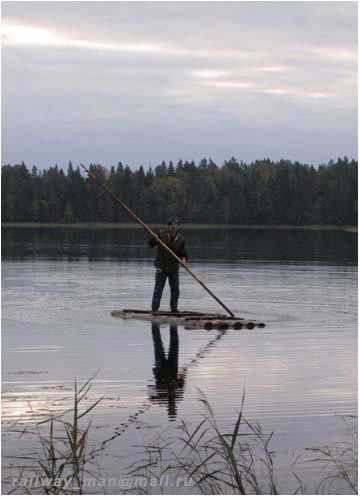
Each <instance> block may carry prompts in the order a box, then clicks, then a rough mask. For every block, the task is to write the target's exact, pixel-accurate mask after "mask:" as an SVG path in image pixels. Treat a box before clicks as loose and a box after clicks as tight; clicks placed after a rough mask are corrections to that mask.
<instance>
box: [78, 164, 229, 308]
mask: <svg viewBox="0 0 360 497" xmlns="http://www.w3.org/2000/svg"><path fill="white" fill-rule="evenodd" d="M80 165H81V167H82V168H83V169H85V171H86V172H87V173H88V175H89V176H90V177H91V178H92V179H93V180H94V181H95V182H96V183H97V184H98V185H99V186H100V187H101V188H102V189H103V190H105V191H106V192H107V193H108V194H109V195H110V196H111V197H112V199H113V200H114V201H115V202H116V203H118V204H120V205H121V207H123V209H125V210H126V211H127V213H128V214H130V216H131V217H133V218H134V219H135V220H136V222H138V223H139V224H141V226H142V227H143V228H145V229H146V231H147V232H148V233H150V235H151V236H153V237H154V238H155V239H156V240H157V241H158V242H159V243H160V244H161V245H162V246H163V247H164V248H165V249H166V250H167V251H168V252H170V254H171V255H172V256H173V257H175V259H176V260H177V261H178V263H179V264H181V266H182V267H183V268H184V269H186V271H187V272H188V273H189V274H190V275H191V276H192V277H193V278H194V279H195V280H196V281H197V282H198V283H199V284H200V285H201V286H202V287H203V288H204V289H205V290H206V291H207V292H208V293H209V294H210V295H211V296H212V297H213V298H214V299H215V300H216V302H218V303H219V304H220V305H221V306H222V307H223V308H224V309H225V310H226V312H227V313H229V314H230V316H234V313H233V312H231V311H230V309H229V308H228V307H226V305H225V304H224V303H223V302H221V300H220V299H219V298H218V297H217V296H216V295H215V294H214V293H213V292H212V291H211V290H210V289H209V288H208V287H207V286H206V285H205V284H204V283H203V282H202V281H201V280H200V279H199V278H198V277H197V276H196V274H195V273H194V272H193V271H192V270H191V269H190V268H189V266H188V265H187V264H185V263H184V262H183V261H182V260H181V259H180V257H178V256H177V255H176V254H175V252H173V251H172V250H171V248H170V247H168V246H167V245H166V243H164V242H163V241H162V240H161V238H159V237H158V235H157V234H156V233H155V232H154V231H153V230H152V229H151V228H150V227H149V226H148V225H147V224H145V223H144V221H142V220H141V219H140V218H139V217H138V216H137V215H136V214H135V212H133V211H132V210H131V209H130V207H128V206H127V205H126V204H125V203H124V202H123V201H122V200H120V199H119V198H118V197H117V196H116V195H115V194H114V193H113V192H112V191H111V190H110V189H109V188H107V187H106V186H105V185H104V184H103V183H101V182H100V181H99V180H98V179H97V177H96V176H95V175H94V174H93V173H92V172H91V171H89V170H88V169H87V168H86V167H85V166H84V164H81V163H80Z"/></svg>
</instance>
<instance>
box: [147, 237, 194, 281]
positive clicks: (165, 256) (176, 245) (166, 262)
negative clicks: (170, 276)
mask: <svg viewBox="0 0 360 497" xmlns="http://www.w3.org/2000/svg"><path fill="white" fill-rule="evenodd" d="M158 237H159V238H160V239H161V240H162V241H163V242H164V243H165V244H166V245H167V246H168V247H169V248H171V250H172V251H173V252H175V254H176V255H177V256H178V257H179V258H180V259H181V258H182V257H185V258H186V260H187V258H188V256H187V253H186V248H185V238H184V237H183V236H182V235H180V233H179V232H178V233H176V235H175V236H174V237H170V233H169V231H168V230H160V232H159V233H158ZM149 245H150V247H156V257H155V261H154V266H155V267H156V268H157V269H161V270H162V271H166V272H169V273H173V272H175V271H178V270H179V263H178V261H177V260H176V259H175V257H173V256H172V255H171V254H170V252H168V251H167V250H166V249H165V247H163V246H162V245H161V244H160V243H159V242H158V241H157V240H156V238H155V237H153V238H150V240H149Z"/></svg>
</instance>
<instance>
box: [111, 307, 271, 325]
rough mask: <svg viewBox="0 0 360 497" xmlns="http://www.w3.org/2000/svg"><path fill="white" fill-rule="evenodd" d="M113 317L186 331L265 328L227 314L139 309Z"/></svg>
mask: <svg viewBox="0 0 360 497" xmlns="http://www.w3.org/2000/svg"><path fill="white" fill-rule="evenodd" d="M111 315H112V316H114V317H116V318H123V319H140V320H142V321H156V322H157V323H165V324H166V323H170V324H178V325H184V326H185V328H186V329H206V330H212V329H217V330H226V329H235V330H241V329H242V328H247V329H249V330H251V329H253V328H255V327H256V326H257V327H259V328H263V327H264V326H265V324H264V323H260V322H258V321H254V320H252V319H250V320H247V319H243V318H240V317H237V316H231V317H230V316H226V315H225V314H216V313H203V312H192V311H186V312H165V311H157V312H151V311H142V310H137V309H123V310H122V311H112V313H111Z"/></svg>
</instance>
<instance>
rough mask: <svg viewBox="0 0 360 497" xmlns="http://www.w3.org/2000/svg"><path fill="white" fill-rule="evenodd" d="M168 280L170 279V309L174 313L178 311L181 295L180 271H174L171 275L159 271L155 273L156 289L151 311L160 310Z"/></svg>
mask: <svg viewBox="0 0 360 497" xmlns="http://www.w3.org/2000/svg"><path fill="white" fill-rule="evenodd" d="M167 278H169V285H170V309H171V310H172V312H174V311H177V307H178V301H179V295H180V290H179V271H173V272H171V273H170V272H166V271H161V270H160V269H157V270H156V273H155V288H154V293H153V298H152V304H151V309H152V311H153V312H154V311H157V310H159V307H160V302H161V297H162V293H163V290H164V286H165V283H166V280H167Z"/></svg>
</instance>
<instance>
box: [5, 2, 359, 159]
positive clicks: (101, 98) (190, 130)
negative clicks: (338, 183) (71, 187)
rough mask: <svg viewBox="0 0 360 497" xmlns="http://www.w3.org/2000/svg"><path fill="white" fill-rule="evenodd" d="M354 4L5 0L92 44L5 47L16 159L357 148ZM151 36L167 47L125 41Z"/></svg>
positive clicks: (21, 19) (10, 137)
mask: <svg viewBox="0 0 360 497" xmlns="http://www.w3.org/2000/svg"><path fill="white" fill-rule="evenodd" d="M355 14H356V4H355V3H352V2H348V3H342V2H341V3H340V2H335V3H333V2H298V3H293V2H279V3H276V2H275V3H274V2H264V3H262V2H255V3H249V2H209V3H197V2H185V3H183V2H171V3H170V2H165V3H164V2H159V3H157V2H144V3H138V2H134V3H129V2H89V3H87V2H4V3H3V17H4V21H5V23H9V24H11V23H13V24H20V25H21V24H25V25H29V26H38V27H42V28H46V29H50V30H54V31H55V32H56V33H59V34H60V35H61V36H64V37H65V38H66V39H67V40H75V41H76V40H85V41H89V42H90V43H92V44H93V45H89V47H88V49H86V48H84V47H80V46H76V43H75V44H73V45H72V46H71V44H70V45H69V46H67V47H64V46H57V47H54V46H53V47H47V46H42V47H37V46H10V45H6V44H5V45H4V48H3V75H4V76H3V138H4V139H3V163H4V162H14V161H16V160H17V161H18V160H22V159H24V160H25V161H27V160H29V161H30V162H38V161H39V162H42V163H44V162H50V163H54V162H55V161H58V162H60V163H61V162H62V163H66V162H67V160H68V159H70V158H72V159H73V160H74V161H76V160H91V161H95V160H98V161H100V162H105V163H110V162H115V161H116V160H119V159H122V158H124V160H127V161H129V162H130V163H132V164H133V165H138V163H139V162H142V163H144V164H147V163H149V162H156V161H160V160H162V158H167V159H171V158H173V159H174V158H176V156H177V157H180V156H183V157H184V158H186V157H189V156H188V155H187V154H190V156H191V154H193V155H192V156H191V157H190V158H195V159H199V158H201V157H202V156H203V155H206V156H209V155H211V156H213V157H214V158H216V157H217V158H218V160H220V159H221V160H223V159H225V158H228V157H229V156H231V155H236V153H238V155H239V154H240V155H239V156H240V158H243V159H244V160H251V159H254V158H256V157H258V156H260V157H261V156H263V155H270V157H274V158H276V157H281V156H287V157H289V158H292V159H294V160H305V158H306V160H308V161H313V162H320V161H324V160H328V159H329V158H330V157H331V156H337V155H340V153H342V152H341V151H345V152H344V153H346V154H347V155H349V156H355V155H356V150H357V139H356V112H357V110H356V102H357V64H356V61H355V60H354V54H356V53H357V44H356V43H357V41H356V40H357V22H356V15H355ZM94 43H98V44H107V43H113V44H120V45H121V49H120V48H119V50H111V49H105V48H104V46H103V48H104V49H103V50H97V49H95V45H94ZM142 43H151V44H160V45H161V47H162V49H161V50H159V51H157V50H154V51H150V52H149V51H147V50H138V49H136V50H133V49H126V47H125V49H124V44H131V45H132V46H134V45H139V44H142ZM272 66H273V67H279V68H280V70H278V71H269V70H268V71H266V70H264V68H269V67H272ZM199 71H219V72H223V73H224V74H223V75H220V76H218V77H216V78H214V79H211V78H208V79H206V78H203V77H201V76H199V75H198V73H199ZM219 83H220V85H219ZM226 83H227V85H226ZM239 83H243V85H241V84H240V85H239ZM221 84H222V85H223V86H222V87H221ZM321 93H322V94H324V95H325V98H320V97H319V96H317V94H321ZM326 95H327V97H326ZM329 122H331V123H332V125H331V126H329V124H328V123H329ZM19 135H21V136H22V138H21V142H20V145H19V139H18V136H19ZM266 151H269V152H271V153H267V154H266V153H265V152H266ZM52 154H53V158H52V157H51V156H52ZM122 154H123V155H122ZM172 154H174V156H173V155H172ZM84 156H85V157H84Z"/></svg>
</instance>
